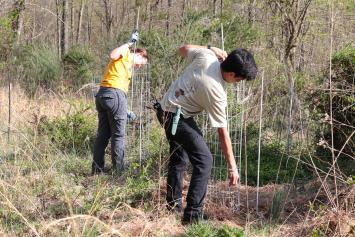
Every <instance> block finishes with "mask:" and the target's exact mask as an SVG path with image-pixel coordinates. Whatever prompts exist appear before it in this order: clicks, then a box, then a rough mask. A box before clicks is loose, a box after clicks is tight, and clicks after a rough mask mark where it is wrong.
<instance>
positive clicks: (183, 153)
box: [164, 112, 212, 220]
mask: <svg viewBox="0 0 355 237" xmlns="http://www.w3.org/2000/svg"><path fill="white" fill-rule="evenodd" d="M164 114H165V118H166V119H165V121H166V122H165V124H164V128H165V132H166V136H167V138H168V140H169V144H170V159H169V167H168V180H167V196H166V200H167V202H168V205H169V206H170V207H177V208H181V207H182V200H181V199H182V187H183V173H184V171H185V170H186V165H187V160H188V159H189V160H190V162H191V164H192V167H193V170H192V176H191V181H190V186H189V191H188V193H187V198H186V208H185V210H184V217H183V218H184V219H185V220H191V219H196V218H200V217H202V208H203V200H204V198H205V196H206V192H207V184H208V179H209V177H210V174H211V169H212V154H211V152H210V150H209V148H208V147H207V144H206V142H205V141H204V140H203V137H202V133H201V131H200V129H199V128H198V127H197V124H196V122H195V121H194V119H193V118H192V117H190V118H187V119H184V118H183V117H182V116H181V117H180V120H179V123H178V127H177V130H176V134H175V135H172V134H171V127H172V119H173V116H174V114H173V113H168V112H165V113H164Z"/></svg>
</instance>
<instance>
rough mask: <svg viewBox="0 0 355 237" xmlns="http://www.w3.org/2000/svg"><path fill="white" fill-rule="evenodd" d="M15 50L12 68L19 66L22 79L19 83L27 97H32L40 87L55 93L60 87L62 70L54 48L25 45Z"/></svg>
mask: <svg viewBox="0 0 355 237" xmlns="http://www.w3.org/2000/svg"><path fill="white" fill-rule="evenodd" d="M17 50H18V52H17V60H15V64H14V67H16V68H17V67H18V66H21V68H22V70H23V79H21V80H20V81H19V83H20V85H21V86H22V87H23V88H24V89H25V91H26V92H27V93H28V94H29V95H34V94H35V92H36V91H37V89H39V88H41V87H42V88H45V89H52V90H54V91H55V90H57V89H58V88H59V87H60V86H61V76H62V73H63V68H62V63H61V60H60V59H59V58H58V55H57V52H56V50H55V49H54V48H51V47H49V46H45V45H26V46H23V47H20V48H18V49H17ZM18 70H20V69H19V68H18Z"/></svg>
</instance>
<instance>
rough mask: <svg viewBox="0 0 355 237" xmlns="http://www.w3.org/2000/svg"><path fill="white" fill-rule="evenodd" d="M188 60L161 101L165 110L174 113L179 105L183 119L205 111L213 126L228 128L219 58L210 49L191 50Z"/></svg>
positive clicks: (225, 97)
mask: <svg viewBox="0 0 355 237" xmlns="http://www.w3.org/2000/svg"><path fill="white" fill-rule="evenodd" d="M187 59H188V60H190V61H191V63H190V64H189V65H188V66H187V67H186V68H185V70H184V71H183V72H182V74H181V75H180V77H179V78H178V79H177V80H176V81H174V82H173V83H172V85H171V86H170V88H169V90H168V91H167V92H166V94H165V95H164V97H163V99H162V100H161V101H160V104H161V105H162V108H163V110H164V111H169V112H173V113H174V112H175V111H176V106H177V105H180V106H181V113H182V115H183V116H184V118H188V117H191V116H195V115H197V114H199V113H201V112H202V111H204V110H205V111H206V112H207V113H208V117H209V121H210V124H211V126H212V127H227V116H226V106H227V94H226V91H225V88H224V84H225V83H224V80H223V78H222V74H221V68H220V63H219V61H218V59H217V57H216V56H215V54H214V53H213V52H212V51H211V50H209V49H189V50H188V54H187Z"/></svg>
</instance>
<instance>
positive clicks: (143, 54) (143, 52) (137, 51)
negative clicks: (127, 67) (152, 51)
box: [130, 48, 148, 59]
mask: <svg viewBox="0 0 355 237" xmlns="http://www.w3.org/2000/svg"><path fill="white" fill-rule="evenodd" d="M130 51H131V53H133V52H135V53H138V54H140V55H142V56H143V57H144V58H146V59H148V53H147V50H145V49H143V48H136V49H133V48H131V49H130Z"/></svg>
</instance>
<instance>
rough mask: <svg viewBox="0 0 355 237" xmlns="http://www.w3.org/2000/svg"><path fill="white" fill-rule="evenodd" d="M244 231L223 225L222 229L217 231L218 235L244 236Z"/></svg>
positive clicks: (217, 236) (224, 236) (220, 236)
mask: <svg viewBox="0 0 355 237" xmlns="http://www.w3.org/2000/svg"><path fill="white" fill-rule="evenodd" d="M244 236H246V235H245V234H244V231H243V230H241V229H237V228H235V227H230V226H227V225H223V226H222V228H221V229H219V230H218V231H217V234H216V237H244Z"/></svg>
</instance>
